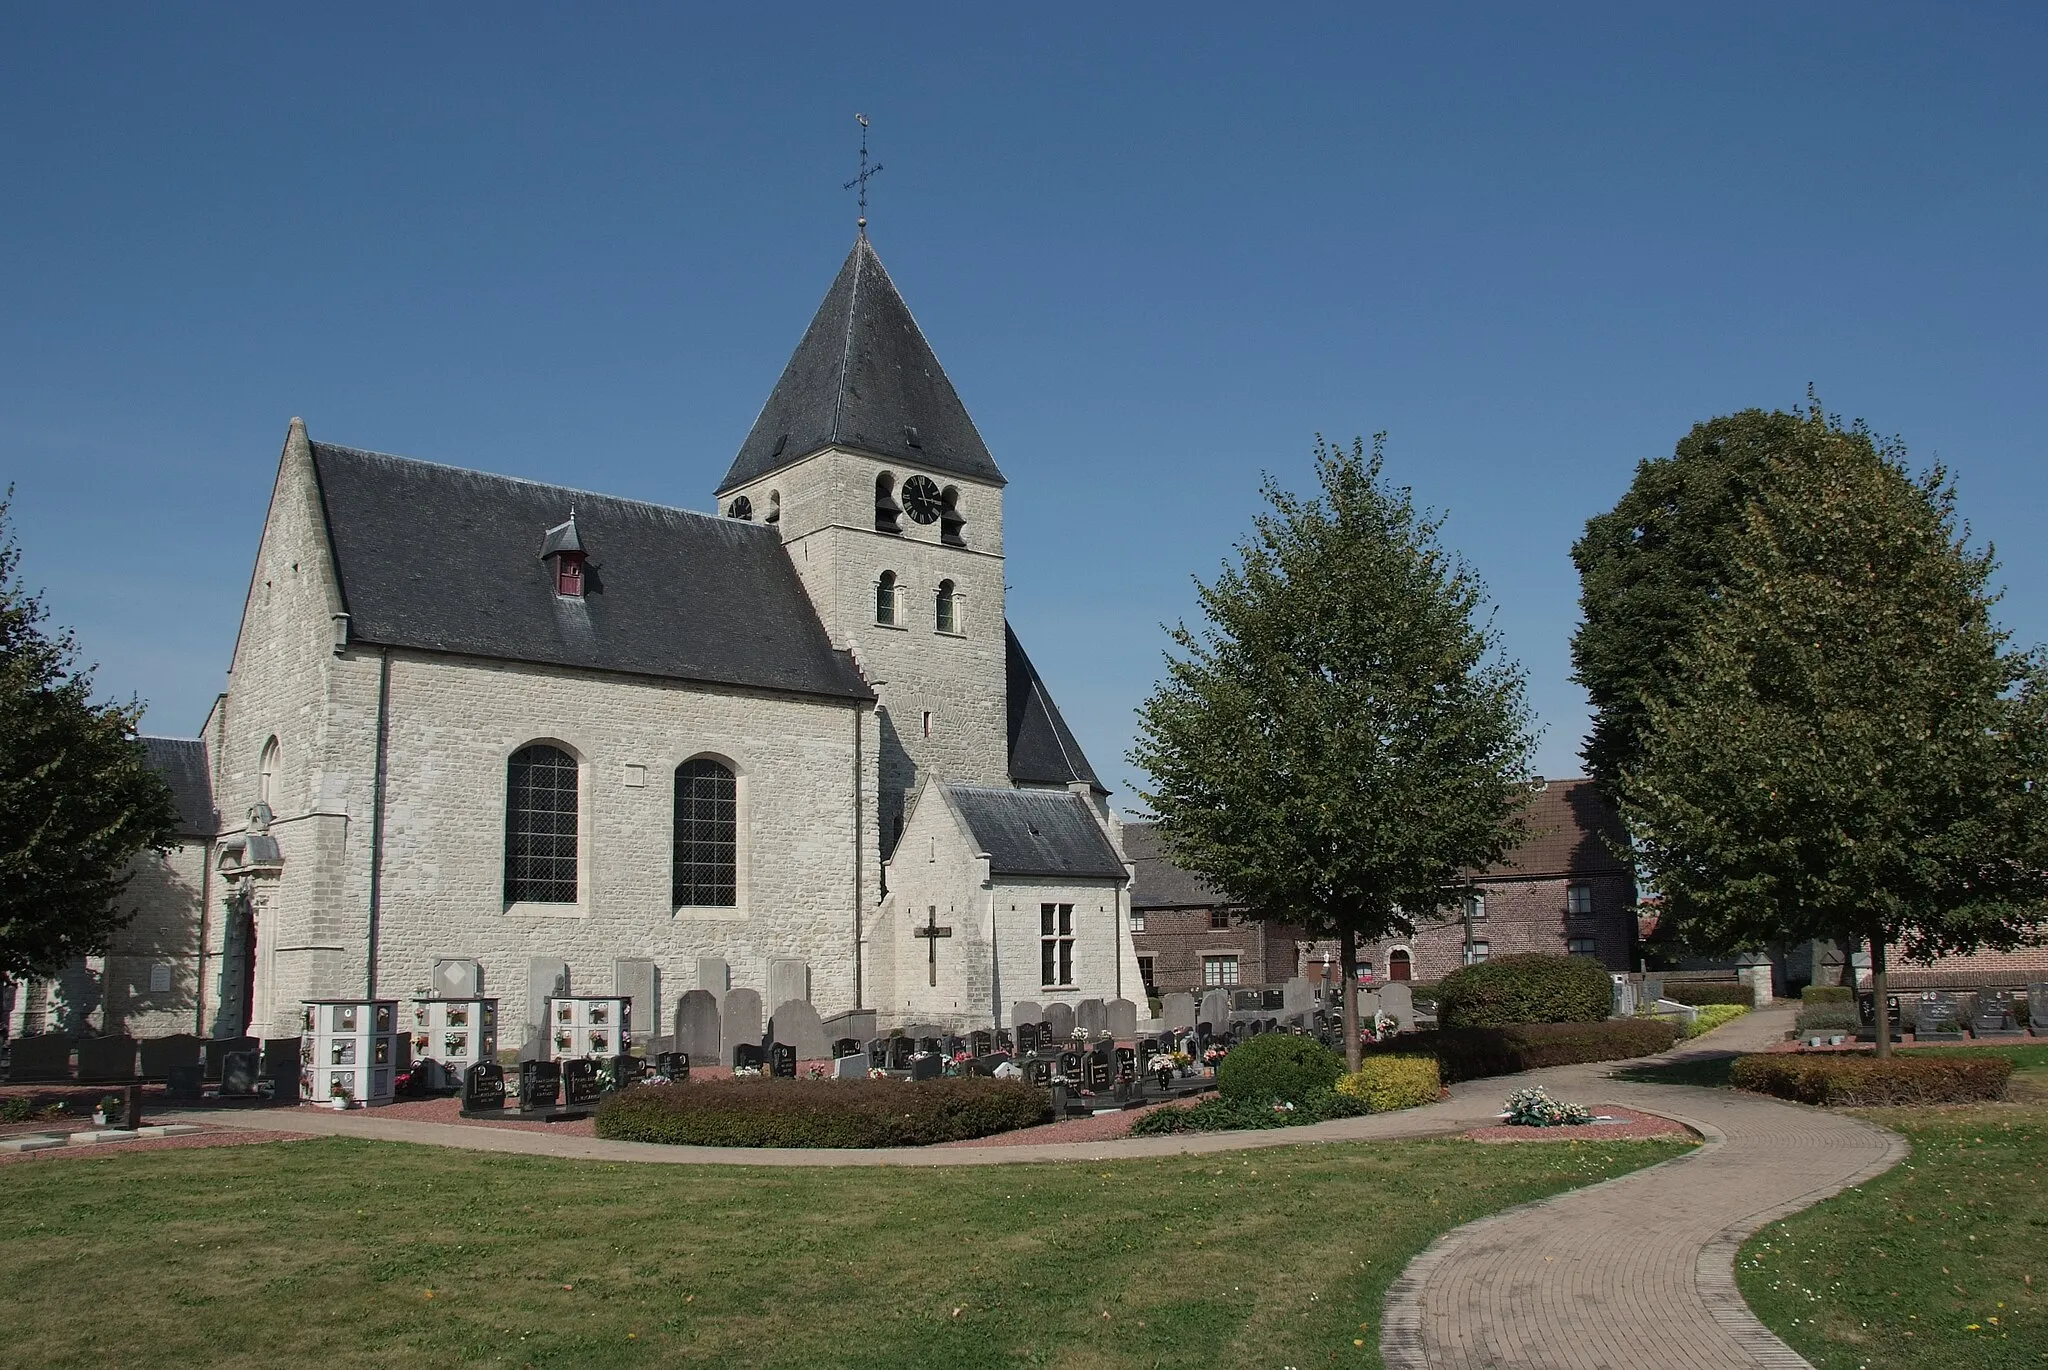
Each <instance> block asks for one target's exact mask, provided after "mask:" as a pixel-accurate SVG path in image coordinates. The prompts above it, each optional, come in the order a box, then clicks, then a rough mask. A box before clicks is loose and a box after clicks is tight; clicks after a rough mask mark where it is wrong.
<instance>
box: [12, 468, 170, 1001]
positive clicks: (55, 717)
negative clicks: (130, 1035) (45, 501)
mask: <svg viewBox="0 0 2048 1370" xmlns="http://www.w3.org/2000/svg"><path fill="white" fill-rule="evenodd" d="M12 496H13V492H12V491H11V490H10V491H9V492H8V498H7V499H4V500H0V976H5V977H6V978H8V979H14V980H19V979H23V978H26V977H28V976H31V975H40V974H48V973H50V972H52V971H54V970H56V969H57V968H58V967H60V966H61V965H63V963H64V962H66V961H67V960H70V959H71V958H73V957H77V956H89V955H96V954H98V953H101V952H104V951H105V950H106V949H107V944H108V941H109V939H110V938H111V937H112V936H113V933H114V932H115V930H116V929H118V928H119V927H120V926H121V925H122V924H123V923H125V922H127V921H128V918H129V916H130V915H129V914H128V913H124V912H123V911H121V910H120V908H119V907H118V900H119V898H120V895H121V891H122V889H123V888H124V887H125V886H126V885H127V883H128V875H129V871H128V866H129V862H130V861H131V860H132V859H133V858H134V857H135V856H136V855H138V854H139V853H141V852H143V851H147V850H150V849H152V848H154V849H156V850H158V851H162V850H165V849H166V848H167V846H168V845H169V842H170V840H171V837H172V836H173V834H174V833H175V832H176V830H177V809H176V806H175V805H174V803H173V801H172V797H171V792H170V789H169V787H168V786H166V785H165V784H164V782H163V780H162V778H161V777H159V776H158V775H157V774H156V773H155V772H154V771H152V770H150V769H149V766H148V764H147V763H146V761H145V759H144V756H143V748H142V743H141V742H140V741H139V740H138V739H137V738H136V735H135V726H136V723H137V721H138V720H139V719H140V717H141V714H142V708H141V705H140V704H138V703H136V702H134V701H132V700H131V701H130V702H128V703H126V704H115V703H104V704H95V703H94V702H93V701H92V671H91V669H90V668H89V667H82V666H80V665H79V664H78V660H77V656H78V653H77V644H76V643H75V642H74V640H73V639H72V636H71V634H70V633H69V632H68V631H62V632H58V633H57V634H55V635H54V636H52V635H51V634H50V633H48V632H46V631H45V629H44V627H43V621H44V619H45V617H46V613H45V610H44V608H43V603H42V599H41V597H40V596H37V595H31V594H28V593H26V592H24V591H23V589H22V588H21V582H20V567H21V549H20V547H19V546H18V545H17V544H16V543H15V541H14V539H13V537H12V535H11V534H9V533H8V532H7V512H8V507H9V504H10V503H11V501H12Z"/></svg>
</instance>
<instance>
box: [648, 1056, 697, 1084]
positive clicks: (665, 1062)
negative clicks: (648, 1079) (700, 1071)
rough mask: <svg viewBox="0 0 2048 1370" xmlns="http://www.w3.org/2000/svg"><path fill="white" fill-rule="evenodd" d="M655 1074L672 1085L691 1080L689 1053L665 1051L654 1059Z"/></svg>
mask: <svg viewBox="0 0 2048 1370" xmlns="http://www.w3.org/2000/svg"><path fill="white" fill-rule="evenodd" d="M654 1073H655V1074H656V1075H659V1076H660V1077H661V1078H662V1079H664V1080H667V1081H669V1082H671V1083H679V1082H681V1081H683V1080H687V1079H689V1078H690V1053H689V1052H687V1051H664V1052H662V1053H661V1055H659V1056H657V1057H655V1058H654Z"/></svg>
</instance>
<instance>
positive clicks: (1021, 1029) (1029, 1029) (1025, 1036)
mask: <svg viewBox="0 0 2048 1370" xmlns="http://www.w3.org/2000/svg"><path fill="white" fill-rule="evenodd" d="M1017 1050H1018V1051H1019V1052H1020V1053H1022V1054H1024V1055H1026V1056H1028V1055H1030V1054H1031V1053H1032V1052H1034V1051H1036V1050H1038V1024H1036V1023H1019V1024H1017Z"/></svg>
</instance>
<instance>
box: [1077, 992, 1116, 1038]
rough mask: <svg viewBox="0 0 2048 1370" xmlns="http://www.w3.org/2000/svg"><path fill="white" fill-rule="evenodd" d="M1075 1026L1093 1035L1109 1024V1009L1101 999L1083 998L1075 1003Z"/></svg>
mask: <svg viewBox="0 0 2048 1370" xmlns="http://www.w3.org/2000/svg"><path fill="white" fill-rule="evenodd" d="M1074 1026H1075V1027H1076V1028H1078V1029H1080V1030H1081V1031H1082V1032H1085V1033H1087V1034H1088V1035H1089V1036H1090V1037H1093V1036H1094V1035H1095V1034H1096V1033H1098V1032H1101V1031H1103V1030H1104V1029H1105V1028H1107V1027H1108V1026H1109V1013H1108V1010H1106V1009H1105V1008H1103V1006H1102V1001H1101V1000H1100V999H1083V1000H1082V1001H1081V1002H1080V1003H1078V1004H1076V1005H1074Z"/></svg>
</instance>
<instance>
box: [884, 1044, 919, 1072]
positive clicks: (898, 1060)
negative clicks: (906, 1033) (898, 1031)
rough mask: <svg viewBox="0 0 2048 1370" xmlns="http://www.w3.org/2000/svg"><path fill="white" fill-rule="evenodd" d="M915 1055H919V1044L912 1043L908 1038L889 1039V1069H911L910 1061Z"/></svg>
mask: <svg viewBox="0 0 2048 1370" xmlns="http://www.w3.org/2000/svg"><path fill="white" fill-rule="evenodd" d="M915 1055H917V1043H915V1042H913V1041H911V1040H910V1039H909V1038H908V1037H891V1038H890V1039H889V1065H888V1068H889V1069H890V1070H908V1069H910V1060H911V1058H912V1057H913V1056H915Z"/></svg>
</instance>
